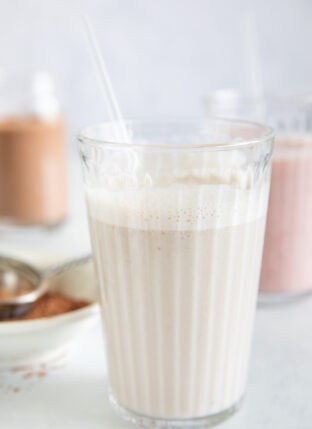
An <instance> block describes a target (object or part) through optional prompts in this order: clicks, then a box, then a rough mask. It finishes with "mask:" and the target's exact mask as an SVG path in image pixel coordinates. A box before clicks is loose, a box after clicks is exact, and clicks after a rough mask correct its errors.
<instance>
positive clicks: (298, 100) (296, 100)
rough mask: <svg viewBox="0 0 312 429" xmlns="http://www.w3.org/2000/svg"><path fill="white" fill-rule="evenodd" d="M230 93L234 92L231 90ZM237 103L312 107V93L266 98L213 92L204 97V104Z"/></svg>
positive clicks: (237, 92) (235, 92)
mask: <svg viewBox="0 0 312 429" xmlns="http://www.w3.org/2000/svg"><path fill="white" fill-rule="evenodd" d="M229 91H232V89H231V88H229ZM229 99H230V100H231V101H232V100H233V101H237V102H238V103H241V102H243V103H250V104H256V103H262V104H263V103H264V104H265V103H274V104H280V105H282V104H293V105H300V104H302V105H308V104H311V105H312V92H304V93H298V94H286V95H273V94H268V95H264V96H256V95H246V94H244V93H240V92H239V91H235V90H234V91H233V92H232V94H230V92H229V93H228V94H226V93H224V94H222V93H219V94H218V92H217V91H216V92H213V93H211V94H208V95H205V96H204V97H203V100H204V103H207V102H209V101H217V102H219V103H224V102H227V101H228V100H229Z"/></svg>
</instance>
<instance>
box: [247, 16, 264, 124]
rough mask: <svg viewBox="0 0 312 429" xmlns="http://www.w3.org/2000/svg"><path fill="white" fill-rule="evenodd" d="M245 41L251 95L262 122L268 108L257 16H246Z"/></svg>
mask: <svg viewBox="0 0 312 429" xmlns="http://www.w3.org/2000/svg"><path fill="white" fill-rule="evenodd" d="M245 39H246V45H247V59H248V69H249V75H250V83H251V94H252V96H253V97H255V98H256V99H257V103H256V109H257V110H256V112H257V116H258V119H259V120H260V121H265V117H266V107H265V97H264V85H263V74H262V67H261V59H260V50H259V43H258V28H257V22H256V17H255V14H254V13H252V12H251V11H248V12H247V13H246V14H245Z"/></svg>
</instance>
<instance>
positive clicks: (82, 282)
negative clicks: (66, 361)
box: [0, 261, 100, 368]
mask: <svg viewBox="0 0 312 429" xmlns="http://www.w3.org/2000/svg"><path fill="white" fill-rule="evenodd" d="M50 288H51V289H50V290H51V291H57V292H61V293H62V294H63V295H65V296H68V297H69V298H74V299H76V300H87V301H90V303H91V304H90V305H87V306H86V307H84V308H81V309H78V310H74V311H71V312H68V313H65V314H61V315H58V316H52V317H47V318H41V319H34V320H22V321H14V320H12V321H5V322H0V368H12V367H19V366H27V365H33V364H37V363H41V362H44V363H46V362H48V361H49V360H53V359H56V358H58V357H61V356H64V355H66V354H68V352H69V351H70V350H71V349H72V347H73V346H74V345H75V343H76V342H77V340H78V339H79V337H81V335H83V334H85V333H86V332H87V331H88V330H89V329H90V328H91V327H92V326H93V325H94V324H95V323H96V322H97V321H98V320H99V313H100V312H99V305H98V303H97V290H96V281H95V277H94V271H93V264H92V262H91V261H90V262H87V263H85V264H83V265H80V266H79V267H76V268H75V269H72V270H70V271H67V272H66V273H64V274H62V275H59V276H58V277H56V278H54V279H53V280H51V281H50Z"/></svg>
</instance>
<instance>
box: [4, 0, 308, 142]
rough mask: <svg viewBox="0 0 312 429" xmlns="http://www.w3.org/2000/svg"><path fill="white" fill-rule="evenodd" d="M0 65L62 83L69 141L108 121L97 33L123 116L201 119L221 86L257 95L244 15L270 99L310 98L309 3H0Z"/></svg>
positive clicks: (50, 0)
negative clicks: (97, 71)
mask: <svg viewBox="0 0 312 429" xmlns="http://www.w3.org/2000/svg"><path fill="white" fill-rule="evenodd" d="M0 5H1V14H0V28H1V37H0V66H1V65H3V66H8V65H9V66H12V67H18V68H24V69H27V68H44V69H48V70H50V71H51V72H52V73H53V75H54V76H55V79H56V82H57V86H58V89H59V92H60V94H61V96H62V101H63V106H64V109H65V111H66V114H67V118H68V123H69V129H70V136H71V140H73V138H72V137H73V133H74V132H75V131H76V130H77V129H78V128H79V127H80V126H81V125H83V124H85V123H89V122H93V121H97V120H102V119H106V112H105V109H104V105H103V102H102V99H101V94H100V93H99V90H98V86H97V82H96V79H95V75H94V71H93V69H92V66H91V64H90V60H89V57H88V53H87V50H86V46H85V39H84V36H83V34H82V27H81V22H80V18H79V16H80V13H81V12H87V13H89V14H90V16H91V19H92V21H93V23H94V25H95V28H96V31H97V33H98V36H99V39H100V44H101V48H102V50H103V52H104V55H105V58H106V61H107V64H108V67H109V71H110V74H111V76H112V81H113V84H114V87H115V89H116V93H117V95H118V99H119V100H120V104H121V106H122V110H123V112H124V115H125V116H150V115H166V114H170V115H194V114H198V113H200V111H201V99H202V96H203V95H205V94H209V93H210V92H211V91H214V90H216V89H218V88H221V87H238V88H240V89H243V90H245V91H246V92H248V91H249V89H250V75H249V72H248V67H247V61H246V37H245V36H244V30H243V28H244V25H243V22H244V16H245V14H246V11H247V10H252V11H254V13H255V14H256V17H257V25H258V33H259V47H260V53H261V60H262V64H263V78H264V84H265V90H266V92H267V93H282V92H284V93H293V92H302V91H309V90H311V86H312V83H311V76H312V56H311V49H310V47H311V46H310V45H311V40H312V25H311V22H312V1H311V0H255V1H250V0H249V1H248V0H86V1H84V0H0Z"/></svg>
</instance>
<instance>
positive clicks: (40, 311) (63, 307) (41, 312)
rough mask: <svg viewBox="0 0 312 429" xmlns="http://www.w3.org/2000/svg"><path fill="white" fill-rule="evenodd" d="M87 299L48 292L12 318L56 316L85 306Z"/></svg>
mask: <svg viewBox="0 0 312 429" xmlns="http://www.w3.org/2000/svg"><path fill="white" fill-rule="evenodd" d="M89 304H90V303H89V302H87V301H83V300H80V301H74V300H72V299H70V298H67V297H65V296H63V295H61V294H59V293H48V294H46V295H44V296H43V297H42V298H40V299H39V300H38V301H36V302H35V304H34V306H33V307H32V309H31V310H30V311H29V312H28V313H27V314H25V315H23V316H21V317H19V318H17V319H14V320H30V319H40V318H42V317H51V316H57V315H59V314H64V313H68V312H69V311H73V310H78V309H79V308H83V307H86V306H87V305H89Z"/></svg>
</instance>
